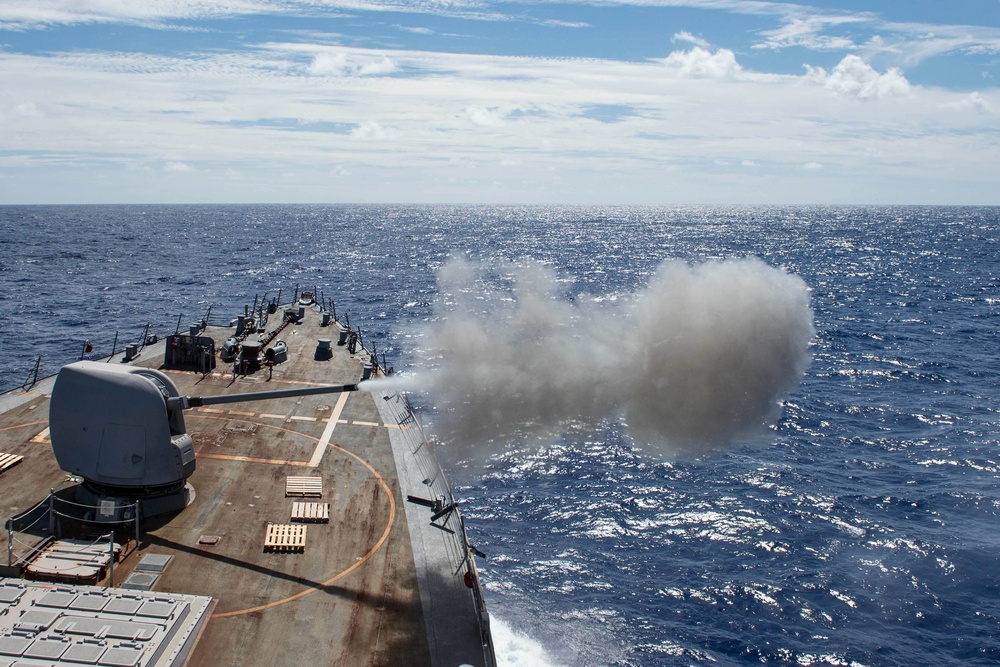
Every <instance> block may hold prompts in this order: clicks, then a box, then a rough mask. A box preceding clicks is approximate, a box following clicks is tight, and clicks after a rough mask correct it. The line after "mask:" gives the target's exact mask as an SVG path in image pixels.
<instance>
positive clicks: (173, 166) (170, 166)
mask: <svg viewBox="0 0 1000 667" xmlns="http://www.w3.org/2000/svg"><path fill="white" fill-rule="evenodd" d="M163 171H168V172H177V173H181V172H188V171H194V169H193V168H192V167H191V166H190V165H188V164H185V163H184V162H168V163H166V164H165V165H163Z"/></svg>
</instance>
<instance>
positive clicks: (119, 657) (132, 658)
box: [97, 646, 142, 667]
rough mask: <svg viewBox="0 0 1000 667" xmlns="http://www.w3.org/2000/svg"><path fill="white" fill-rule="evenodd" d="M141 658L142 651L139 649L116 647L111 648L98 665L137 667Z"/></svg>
mask: <svg viewBox="0 0 1000 667" xmlns="http://www.w3.org/2000/svg"><path fill="white" fill-rule="evenodd" d="M141 657H142V651H141V650H139V649H137V648H131V647H128V646H116V647H114V648H109V649H108V650H107V652H106V653H105V654H104V655H103V656H101V659H100V661H99V662H98V663H97V664H99V665H108V667H135V666H136V665H138V664H139V659H140V658H141Z"/></svg>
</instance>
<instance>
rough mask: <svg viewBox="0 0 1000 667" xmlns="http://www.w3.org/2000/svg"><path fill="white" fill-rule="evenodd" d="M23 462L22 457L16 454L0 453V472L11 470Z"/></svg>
mask: <svg viewBox="0 0 1000 667" xmlns="http://www.w3.org/2000/svg"><path fill="white" fill-rule="evenodd" d="M22 460H24V457H23V456H19V455H17V454H4V453H3V452H0V472H4V471H5V470H7V469H8V468H13V467H14V466H16V465H17V464H18V463H20V462H21V461H22Z"/></svg>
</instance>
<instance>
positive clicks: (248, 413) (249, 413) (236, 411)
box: [229, 410, 257, 417]
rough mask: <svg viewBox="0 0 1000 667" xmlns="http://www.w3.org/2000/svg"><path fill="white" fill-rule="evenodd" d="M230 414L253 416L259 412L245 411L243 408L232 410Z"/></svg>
mask: <svg viewBox="0 0 1000 667" xmlns="http://www.w3.org/2000/svg"><path fill="white" fill-rule="evenodd" d="M229 414H231V415H240V416H241V417H253V416H254V415H256V414H257V413H256V412H243V411H242V410H230V411H229Z"/></svg>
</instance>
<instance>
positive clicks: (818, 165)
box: [802, 162, 823, 170]
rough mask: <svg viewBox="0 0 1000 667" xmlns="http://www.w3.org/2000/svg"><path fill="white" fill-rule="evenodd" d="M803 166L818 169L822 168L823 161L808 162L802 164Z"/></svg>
mask: <svg viewBox="0 0 1000 667" xmlns="http://www.w3.org/2000/svg"><path fill="white" fill-rule="evenodd" d="M802 168H803V169H811V170H816V169H822V168H823V165H822V163H819V162H806V163H805V164H804V165H802Z"/></svg>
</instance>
